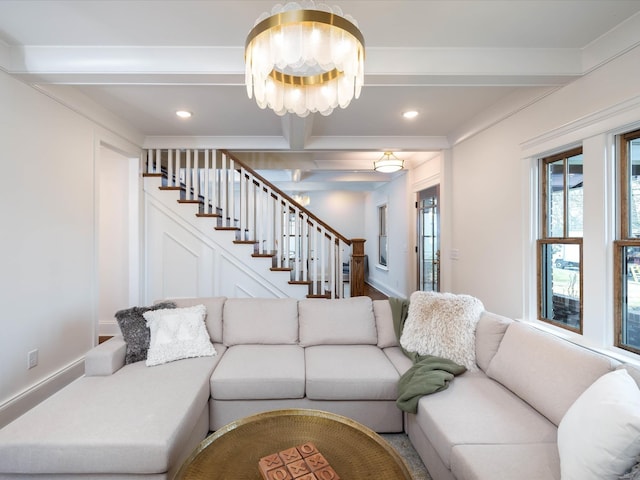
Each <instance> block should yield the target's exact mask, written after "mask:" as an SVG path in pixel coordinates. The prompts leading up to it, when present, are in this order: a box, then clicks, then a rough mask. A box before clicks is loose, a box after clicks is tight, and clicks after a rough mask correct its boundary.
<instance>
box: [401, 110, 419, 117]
mask: <svg viewBox="0 0 640 480" xmlns="http://www.w3.org/2000/svg"><path fill="white" fill-rule="evenodd" d="M402 116H403V117H404V118H416V117H417V116H418V111H417V110H407V111H406V112H402Z"/></svg>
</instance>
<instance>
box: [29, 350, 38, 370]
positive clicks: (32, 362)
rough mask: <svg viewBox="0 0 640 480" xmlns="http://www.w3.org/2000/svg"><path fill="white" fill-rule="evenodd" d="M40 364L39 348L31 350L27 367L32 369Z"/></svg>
mask: <svg viewBox="0 0 640 480" xmlns="http://www.w3.org/2000/svg"><path fill="white" fill-rule="evenodd" d="M37 365H38V349H35V350H31V351H30V352H29V353H28V354H27V368H28V369H31V368H33V367H35V366H37Z"/></svg>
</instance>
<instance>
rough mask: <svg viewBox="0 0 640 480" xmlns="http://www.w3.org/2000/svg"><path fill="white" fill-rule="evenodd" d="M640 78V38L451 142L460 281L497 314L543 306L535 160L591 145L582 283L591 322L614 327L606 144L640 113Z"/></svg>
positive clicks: (529, 312)
mask: <svg viewBox="0 0 640 480" xmlns="http://www.w3.org/2000/svg"><path fill="white" fill-rule="evenodd" d="M637 78H640V47H637V48H635V49H633V50H631V51H629V52H627V53H626V54H625V55H622V56H621V57H619V58H617V59H615V60H613V61H611V62H610V63H608V64H606V65H605V66H603V67H601V68H599V69H598V70H595V71H593V72H591V73H589V74H587V75H585V76H584V77H583V78H581V79H579V80H577V81H576V82H573V83H572V84H570V85H568V86H566V87H564V88H562V89H559V90H557V91H556V92H554V93H553V94H551V95H549V96H548V97H546V98H544V99H542V100H540V101H538V102H537V103H535V104H533V105H531V106H530V107H528V108H526V109H524V110H522V111H521V112H519V113H517V114H515V115H513V116H511V117H509V118H508V119H506V120H504V121H502V122H500V123H498V124H496V125H495V126H493V127H491V128H489V129H487V130H486V131H484V132H482V133H480V134H478V135H476V136H474V137H472V138H470V139H469V140H466V141H464V142H462V143H460V144H459V145H456V146H455V147H454V148H453V151H452V162H453V163H452V178H453V181H452V200H451V201H452V232H453V233H452V235H453V240H452V246H453V248H456V249H458V250H459V259H458V260H456V261H454V262H452V263H453V265H452V275H453V284H452V290H454V291H456V292H459V293H468V294H471V295H475V296H477V297H478V298H480V299H481V300H482V301H483V302H484V304H485V307H486V308H487V309H488V310H491V311H494V312H496V313H499V314H503V315H507V316H512V317H522V318H527V319H531V318H532V316H533V315H535V308H534V305H533V303H535V274H536V272H535V262H534V261H533V259H534V258H535V257H534V252H535V250H534V240H535V238H536V235H537V217H536V216H535V205H534V204H531V203H530V201H529V199H530V197H531V195H532V192H535V191H536V185H535V183H534V182H533V180H534V178H533V177H532V172H535V168H532V165H534V164H535V159H536V158H540V157H541V156H544V155H545V154H547V153H549V152H552V151H560V150H563V149H565V148H567V147H570V146H573V145H579V144H583V145H584V148H585V158H587V157H588V161H589V166H587V167H586V168H585V189H584V192H585V206H586V208H587V211H586V212H585V258H584V268H585V275H584V277H585V278H584V282H585V293H586V292H591V294H590V295H589V296H588V298H587V296H586V295H585V301H587V302H588V303H589V305H588V306H589V309H588V311H587V308H585V326H586V325H587V324H592V323H593V322H595V323H596V324H598V326H596V327H595V329H596V330H598V331H599V332H603V331H605V330H608V327H603V322H610V321H611V316H612V313H611V312H612V310H611V309H610V308H609V307H608V306H607V305H610V299H609V298H608V293H607V287H606V285H608V284H610V283H611V282H610V275H611V273H610V271H611V268H612V267H611V265H610V262H608V260H607V255H610V252H611V248H610V243H607V242H610V241H611V231H612V230H613V228H612V227H611V225H612V217H613V213H614V211H613V209H612V208H609V209H608V210H607V209H604V208H602V205H605V202H609V205H611V198H610V195H611V189H610V188H609V189H607V188H606V185H605V183H606V182H608V181H610V180H611V174H610V168H609V165H608V163H610V161H611V159H610V158H608V153H607V152H608V151H610V141H611V139H612V136H611V134H610V133H611V132H612V131H614V130H618V131H619V130H620V129H624V128H627V127H629V126H631V125H633V124H634V123H635V124H637V123H638V122H640V108H639V107H638V105H639V104H640V83H638V82H637V81H635V80H633V79H637ZM636 128H637V127H636ZM589 173H590V174H591V178H588V177H587V175H588V174H589ZM598 206H600V207H598ZM587 237H589V240H587ZM587 249H588V250H587ZM592 328H594V327H592V326H590V327H588V328H587V330H590V329H592ZM600 336H601V337H602V335H600Z"/></svg>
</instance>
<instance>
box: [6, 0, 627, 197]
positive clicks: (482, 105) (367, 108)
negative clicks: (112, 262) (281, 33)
mask: <svg viewBox="0 0 640 480" xmlns="http://www.w3.org/2000/svg"><path fill="white" fill-rule="evenodd" d="M275 3H277V1H270V0H230V1H222V0H200V1H192V0H178V1H175V0H137V1H117V0H102V1H93V0H83V1H80V0H76V1H57V0H43V1H31V0H0V69H3V70H5V71H7V72H9V73H11V74H13V75H15V76H16V77H19V78H21V79H23V80H24V81H26V82H29V83H32V84H34V85H37V86H38V88H40V89H42V90H45V91H47V92H48V93H49V94H50V95H52V96H55V97H59V98H61V99H64V101H65V102H66V103H68V104H73V103H74V102H78V99H79V98H86V97H88V98H89V99H91V100H92V101H93V102H96V103H97V104H99V105H100V106H102V107H104V108H105V109H106V110H108V111H109V112H111V113H112V114H114V115H116V116H117V117H119V118H121V119H123V120H124V121H125V122H126V123H128V124H129V125H130V126H132V127H133V128H134V129H135V130H137V131H138V132H139V134H140V136H141V137H143V138H144V139H145V140H144V143H145V146H166V145H174V146H175V145H176V144H177V142H176V137H183V138H181V139H180V141H179V142H178V143H179V144H180V145H184V146H187V145H185V143H189V142H191V144H192V145H210V146H215V147H221V148H227V149H229V150H231V151H233V152H235V153H236V154H237V155H238V156H239V157H240V158H242V159H245V160H246V161H248V162H249V163H251V164H252V165H254V166H255V167H256V168H259V169H260V170H261V171H263V172H265V171H269V170H283V169H285V170H286V171H287V172H288V174H287V175H288V176H287V175H285V176H284V177H283V176H282V173H276V172H272V175H273V178H274V179H275V178H280V179H281V182H280V185H281V186H283V187H285V188H288V189H295V190H314V189H321V188H326V185H327V182H329V183H330V184H333V187H335V182H338V181H339V182H343V183H341V185H342V186H344V188H349V189H354V190H365V189H369V188H372V187H375V186H376V185H377V184H378V182H384V181H387V180H388V179H389V178H390V177H389V176H388V175H382V174H377V173H375V174H372V173H371V172H370V170H371V164H372V161H373V160H374V159H377V158H379V157H380V155H381V152H382V151H384V150H393V151H395V152H397V155H398V156H399V157H401V158H404V159H406V160H407V164H408V165H409V166H412V165H417V164H419V163H421V162H423V161H425V160H427V159H428V158H431V157H432V156H433V155H434V152H437V151H439V150H441V149H443V148H448V147H450V146H452V145H454V144H455V143H456V142H458V141H461V140H462V139H464V138H466V137H467V136H469V135H471V134H473V133H474V132H476V131H478V130H480V129H482V128H483V127H485V126H488V125H490V124H492V123H493V122H495V121H497V120H499V119H500V118H504V117H505V116H508V115H509V114H511V113H512V112H514V111H517V110H518V109H519V108H522V107H523V106H525V105H527V104H529V103H531V102H532V101H535V100H536V99H538V98H540V97H542V96H544V95H546V94H548V93H549V92H550V91H553V90H554V89H556V88H559V87H560V86H562V85H565V84H567V83H569V82H571V81H573V80H575V79H577V78H579V77H580V76H582V75H584V74H585V73H588V72H589V71H591V70H593V69H594V68H597V67H598V66H599V65H602V64H603V63H606V62H607V61H609V60H610V59H611V58H614V57H615V56H617V55H619V54H621V53H623V52H624V51H626V50H628V49H629V48H632V47H634V46H636V45H638V44H639V43H640V13H639V12H640V0H540V1H528V0H502V1H498V0H460V1H458V0H426V1H421V0H369V1H357V0H355V1H333V2H331V1H330V2H328V3H330V4H331V5H333V4H337V5H339V6H340V7H341V8H342V10H343V11H344V12H345V13H348V14H351V15H352V16H353V17H354V18H355V19H356V20H357V21H358V23H359V26H360V29H361V30H362V32H363V35H364V38H365V42H366V55H367V57H366V63H365V87H364V88H363V91H362V95H361V97H360V98H359V99H357V100H354V101H352V103H351V105H350V106H349V107H347V108H346V109H344V110H341V109H336V110H335V111H334V112H333V113H332V114H331V115H330V116H328V117H323V116H321V115H319V114H315V115H311V116H309V117H307V118H305V119H300V118H298V117H295V116H292V115H287V116H285V117H278V116H276V115H275V114H274V113H273V112H271V111H270V110H260V109H259V108H258V107H257V105H256V104H255V102H254V101H253V100H250V99H249V98H248V97H247V94H246V90H245V87H244V65H243V52H244V41H245V37H246V35H247V33H248V32H249V30H250V29H251V27H252V26H253V23H254V21H255V20H256V19H257V18H258V16H259V15H260V14H261V13H262V12H264V11H268V10H270V9H271V7H272V6H273V5H274V4H275ZM78 108H80V107H78ZM177 109H187V110H190V111H192V112H193V113H194V115H193V117H192V118H191V119H189V120H188V121H184V120H179V119H178V118H176V117H175V115H174V112H175V110H177ZM406 109H416V110H418V111H419V112H420V116H419V117H418V118H416V119H414V120H411V121H407V120H404V119H403V118H402V117H401V113H402V111H404V110H406ZM186 137H188V138H186ZM295 170H300V171H301V172H302V173H303V174H302V175H301V178H302V180H301V182H302V183H303V184H304V187H300V185H299V183H296V184H294V183H292V182H288V179H291V178H293V177H295V175H293V174H292V173H291V172H294V171H295ZM276 175H277V177H276Z"/></svg>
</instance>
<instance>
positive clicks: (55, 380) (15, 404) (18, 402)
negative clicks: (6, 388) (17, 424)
mask: <svg viewBox="0 0 640 480" xmlns="http://www.w3.org/2000/svg"><path fill="white" fill-rule="evenodd" d="M83 374H84V356H83V357H82V358H79V359H78V360H76V361H75V362H72V363H70V364H69V365H67V366H66V367H64V368H62V369H61V370H59V371H57V372H56V373H54V374H52V375H50V376H48V377H46V378H44V379H43V380H41V381H40V382H38V383H36V384H34V385H32V386H31V387H29V388H27V389H26V390H24V391H22V392H21V393H19V394H18V395H16V396H14V397H13V398H10V399H9V400H8V401H6V402H5V403H3V404H2V405H0V428H2V427H4V426H5V425H7V424H8V423H10V422H12V421H13V420H15V419H16V418H18V417H19V416H20V415H22V414H23V413H25V412H26V411H27V410H30V409H32V408H33V407H35V406H36V405H37V404H39V403H40V402H42V401H43V400H45V399H47V398H48V397H50V396H51V395H53V394H54V393H56V392H57V391H58V390H60V389H62V388H63V387H66V386H67V385H68V384H69V383H71V382H72V381H74V380H76V379H77V378H80V377H81V376H82V375H83Z"/></svg>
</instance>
